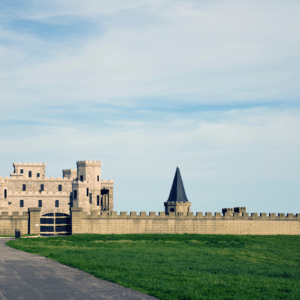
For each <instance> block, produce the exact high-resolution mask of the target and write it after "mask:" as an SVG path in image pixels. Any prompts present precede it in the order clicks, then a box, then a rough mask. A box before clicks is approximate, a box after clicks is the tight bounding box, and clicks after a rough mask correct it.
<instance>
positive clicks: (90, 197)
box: [90, 194, 92, 204]
mask: <svg viewBox="0 0 300 300" xmlns="http://www.w3.org/2000/svg"><path fill="white" fill-rule="evenodd" d="M90 204H92V194H90Z"/></svg>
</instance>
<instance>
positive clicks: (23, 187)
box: [22, 184, 26, 192]
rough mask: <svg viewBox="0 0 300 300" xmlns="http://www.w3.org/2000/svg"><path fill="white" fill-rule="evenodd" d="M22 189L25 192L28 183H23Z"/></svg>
mask: <svg viewBox="0 0 300 300" xmlns="http://www.w3.org/2000/svg"><path fill="white" fill-rule="evenodd" d="M22 190H23V192H24V191H26V184H23V186H22Z"/></svg>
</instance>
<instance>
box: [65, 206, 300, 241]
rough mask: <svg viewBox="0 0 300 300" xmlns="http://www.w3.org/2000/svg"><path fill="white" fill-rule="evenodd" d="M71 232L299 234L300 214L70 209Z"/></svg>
mask: <svg viewBox="0 0 300 300" xmlns="http://www.w3.org/2000/svg"><path fill="white" fill-rule="evenodd" d="M71 212H72V233H73V234H76V233H97V234H111V233H112V234H132V233H170V234H174V233H181V234H182V233H197V234H236V235H247V234H250V235H277V234H282V235H300V214H296V215H293V214H287V215H285V214H282V213H279V214H278V215H277V216H276V215H275V214H273V213H271V214H269V216H267V215H266V214H265V213H262V214H260V216H258V215H257V213H252V214H251V216H248V213H245V214H244V215H242V214H235V215H233V216H232V215H230V214H229V213H227V214H226V213H225V216H221V213H215V215H214V216H213V215H212V213H205V215H204V216H203V213H197V214H196V215H194V214H193V213H188V214H187V215H183V213H178V214H177V215H176V216H175V213H173V214H172V213H170V215H165V213H164V212H160V213H159V215H156V213H155V212H150V213H149V215H147V214H146V212H141V213H140V214H139V215H137V213H136V212H131V213H130V215H127V212H121V213H120V215H117V213H116V212H108V213H105V212H96V211H95V212H92V213H91V214H88V213H87V212H84V211H82V209H81V208H79V207H77V208H71Z"/></svg>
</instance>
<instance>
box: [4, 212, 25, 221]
mask: <svg viewBox="0 0 300 300" xmlns="http://www.w3.org/2000/svg"><path fill="white" fill-rule="evenodd" d="M7 217H10V218H11V217H26V218H28V211H23V212H19V211H10V212H8V211H1V210H0V219H1V218H7Z"/></svg>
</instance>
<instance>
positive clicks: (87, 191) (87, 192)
mask: <svg viewBox="0 0 300 300" xmlns="http://www.w3.org/2000/svg"><path fill="white" fill-rule="evenodd" d="M86 196H87V197H88V196H89V188H87V189H86Z"/></svg>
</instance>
